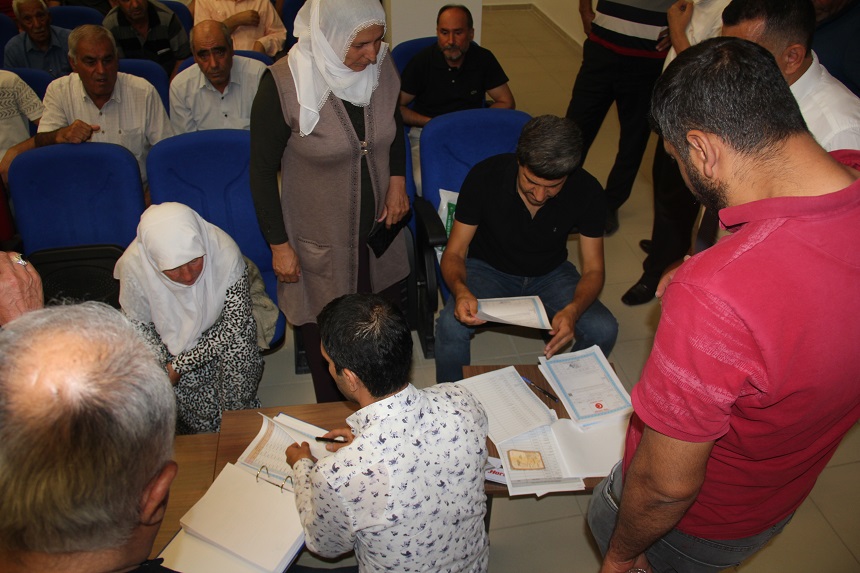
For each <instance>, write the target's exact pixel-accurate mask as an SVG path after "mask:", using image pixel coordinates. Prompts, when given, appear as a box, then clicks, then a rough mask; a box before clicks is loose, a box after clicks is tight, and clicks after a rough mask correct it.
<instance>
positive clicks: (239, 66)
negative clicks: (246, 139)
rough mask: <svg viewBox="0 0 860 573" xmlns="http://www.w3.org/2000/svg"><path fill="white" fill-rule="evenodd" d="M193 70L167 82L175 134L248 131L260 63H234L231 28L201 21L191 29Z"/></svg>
mask: <svg viewBox="0 0 860 573" xmlns="http://www.w3.org/2000/svg"><path fill="white" fill-rule="evenodd" d="M191 51H192V52H193V54H194V62H195V64H196V65H193V66H189V67H188V68H186V69H185V70H183V71H181V72H180V73H179V74H178V75H177V76H176V77H175V78H174V79H173V81H172V82H170V121H171V123H173V129H174V131H175V132H176V133H177V135H178V134H180V133H190V132H192V131H202V130H205V129H251V105H252V104H253V103H254V96H255V95H257V87H258V86H259V85H260V78H261V77H262V76H263V72H265V71H266V65H265V64H264V63H263V62H258V61H257V60H254V59H251V58H243V57H239V58H234V54H233V39H232V38H231V37H230V29H229V28H227V26H226V25H225V24H224V23H223V22H218V21H216V20H203V21H202V22H200V23H199V24H197V25H196V26H194V28H192V29H191Z"/></svg>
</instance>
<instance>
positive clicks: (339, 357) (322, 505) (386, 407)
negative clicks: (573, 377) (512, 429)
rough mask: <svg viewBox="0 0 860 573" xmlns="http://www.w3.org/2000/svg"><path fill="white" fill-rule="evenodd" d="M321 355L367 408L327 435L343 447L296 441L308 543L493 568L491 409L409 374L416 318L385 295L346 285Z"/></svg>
mask: <svg viewBox="0 0 860 573" xmlns="http://www.w3.org/2000/svg"><path fill="white" fill-rule="evenodd" d="M319 327H320V337H321V339H322V353H323V357H324V358H325V359H326V360H327V361H328V363H329V370H330V372H331V375H332V376H333V377H334V379H335V381H336V382H337V385H338V388H339V389H340V391H341V392H342V393H343V395H344V396H346V397H347V398H348V399H350V400H352V401H354V402H357V403H358V405H359V406H361V409H360V410H358V411H357V412H356V413H355V414H353V415H352V416H350V417H349V418H347V424H349V426H350V428H343V429H339V430H333V431H331V432H329V433H328V434H326V437H331V438H335V437H337V438H339V439H343V440H345V443H344V444H330V445H329V446H328V447H329V449H332V450H336V451H335V453H334V454H332V455H331V456H328V457H326V458H324V459H322V460H319V461H317V460H314V459H313V458H312V457H311V453H310V448H309V446H308V444H307V443H303V444H301V445H299V444H293V445H292V446H290V447H289V448H287V462H288V463H289V464H290V465H291V466H292V467H293V471H294V473H295V494H296V505H297V507H298V510H299V515H300V516H301V519H302V524H303V526H304V529H305V543H306V544H307V546H308V548H309V549H310V550H311V551H313V552H315V553H317V554H319V555H322V556H324V557H335V556H337V555H340V554H342V553H346V552H348V551H352V550H355V557H356V559H357V560H358V564H359V569H358V570H359V571H361V572H370V571H391V572H392V573H395V572H396V573H407V572H410V571H426V572H430V571H449V572H483V571H486V570H487V563H488V559H489V545H488V541H487V533H486V531H485V529H484V514H485V513H486V498H485V494H484V469H483V468H484V462H485V461H486V459H487V446H486V439H487V416H486V414H485V413H484V409H483V408H482V407H481V404H480V403H479V402H478V400H477V399H476V398H474V397H473V396H472V394H470V393H469V391H468V390H466V389H464V388H462V387H460V386H458V385H456V384H454V385H448V384H446V385H444V386H434V387H431V388H427V389H424V390H418V389H416V388H415V387H414V386H412V384H410V383H409V371H410V367H411V365H412V336H411V334H410V332H409V326H408V325H407V323H406V318H405V317H404V316H403V314H402V313H401V312H400V311H398V310H397V309H396V308H395V307H394V306H393V305H392V304H391V303H389V302H387V301H386V300H385V299H383V298H381V297H379V296H377V295H362V294H354V295H345V296H342V297H340V298H337V299H335V300H334V301H332V302H331V303H329V304H328V305H327V306H326V307H325V308H324V309H323V311H322V312H321V313H320V315H319Z"/></svg>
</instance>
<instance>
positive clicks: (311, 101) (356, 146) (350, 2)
mask: <svg viewBox="0 0 860 573" xmlns="http://www.w3.org/2000/svg"><path fill="white" fill-rule="evenodd" d="M295 30H296V31H295V33H296V37H297V38H298V39H299V41H298V43H297V44H296V45H295V46H294V47H293V48H292V50H290V53H289V55H288V56H287V57H286V58H283V59H281V60H280V61H278V62H277V63H275V65H273V66H271V67H270V68H269V72H267V73H266V74H265V75H264V76H263V78H262V80H261V82H260V88H259V90H258V91H257V97H256V99H255V100H254V106H253V109H252V111H251V168H250V169H251V193H252V195H253V197H254V203H255V206H256V210H257V218H258V219H259V221H260V227H261V229H262V231H263V236H264V237H265V238H266V240H267V241H268V242H269V244H270V245H271V247H272V260H273V266H274V269H275V272H276V273H277V275H278V278H279V280H280V282H279V286H278V303H279V306H280V307H281V309H282V310H283V311H284V313H285V314H286V316H287V319H288V320H289V321H290V323H291V324H293V325H294V326H296V327H298V328H300V329H301V333H302V337H303V339H304V344H305V350H306V354H307V357H308V363H309V365H310V367H311V373H312V375H313V379H314V390H315V392H316V397H317V401H318V402H328V401H335V400H343V397H342V395H341V394H340V392H339V391H338V389H337V386H336V385H335V383H334V380H333V379H332V378H331V376H330V375H329V372H328V364H327V363H326V362H325V361H324V360H323V358H322V355H321V353H320V350H319V344H320V342H319V330H318V329H317V325H316V317H317V314H319V312H320V311H321V310H322V308H323V306H325V305H326V303H328V302H329V301H331V300H332V299H334V298H336V297H338V296H340V295H343V294H348V293H355V292H375V293H380V294H382V295H383V296H386V297H387V298H390V299H391V300H392V302H395V303H396V304H397V305H398V306H399V305H400V294H399V288H400V285H399V283H400V281H402V280H403V279H404V278H405V277H406V275H407V274H408V273H409V264H408V261H407V258H406V241H405V238H404V237H403V235H402V233H401V235H400V236H398V237H397V238H396V239H395V240H394V242H393V243H392V244H391V246H390V247H389V248H388V250H386V251H385V252H384V253H383V254H382V255H381V256H380V257H378V258H377V257H376V256H375V255H374V254H372V253H369V249H368V247H367V244H366V241H367V236H368V234H369V233H370V232H371V230H373V229H374V226H377V227H378V226H381V225H384V226H386V227H388V226H390V225H393V224H395V223H397V222H398V221H400V220H401V219H402V218H403V217H404V216H406V214H407V213H408V211H409V201H408V199H407V197H406V180H405V177H404V174H405V145H404V141H403V128H402V121H401V119H400V112H399V109H398V105H397V103H398V101H397V100H398V97H399V94H400V79H399V77H398V75H397V71H396V69H395V67H394V63H393V62H392V60H391V58H390V57H389V54H388V45H387V44H386V43H385V42H383V41H382V37H383V35H384V33H385V13H384V11H383V9H382V6H381V4H380V2H379V0H308V1H307V2H306V3H305V5H304V6H303V7H302V9H301V10H300V11H299V14H298V16H297V17H296V25H295ZM279 170H280V171H281V174H282V182H283V189H282V190H281V193H280V197H279V194H278V183H277V181H278V179H277V178H278V171H279Z"/></svg>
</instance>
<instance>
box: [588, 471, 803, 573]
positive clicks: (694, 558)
mask: <svg viewBox="0 0 860 573" xmlns="http://www.w3.org/2000/svg"><path fill="white" fill-rule="evenodd" d="M621 490H622V484H621V462H618V464H617V465H616V466H615V467H614V468H613V469H612V472H610V474H609V475H608V476H607V477H606V478H605V479H604V480H603V481H602V482H600V483H599V484H598V485H597V487H595V488H594V495H592V497H591V503H589V505H588V527H589V528H590V529H591V534H592V535H593V536H594V540H595V541H596V542H597V545H598V547H599V548H600V553H601V554H602V555H605V554H606V550H607V548H608V547H609V539H610V538H611V537H612V532H613V531H615V522H616V520H617V519H618V503H617V501H616V500H619V499H621ZM793 515H794V514H792V515H789V516H788V517H786V518H785V519H783V520H782V521H780V522H779V523H777V524H776V525H773V526H771V527H769V528H767V529H766V530H764V531H763V532H761V533H759V534H758V535H753V536H752V537H744V538H742V539H720V540H712V539H703V538H701V537H693V536H692V535H687V534H686V533H683V532H681V531H678V530H677V529H673V530H672V531H670V532H669V533H667V534H666V535H664V536H663V537H662V538H660V539H658V540H657V541H656V542H655V543H654V545H652V546H651V547H650V548H649V549H648V550H647V551H646V552H645V556H646V557H647V558H648V561H649V563H651V567H652V568H653V569H654V571H655V573H715V572H716V571H722V570H724V569H727V568H729V567H735V566H737V565H739V564H740V563H741V561H743V560H744V559H746V558H747V557H750V556H751V555H752V554H753V553H755V552H756V551H758V550H759V549H761V548H762V547H764V546H765V545H766V544H767V542H768V541H770V540H771V538H773V537H775V536H776V535H777V534H778V533H779V532H781V531H782V530H783V528H784V527H785V526H786V525H787V524H788V522H789V521H791V518H792V517H793ZM644 519H648V517H647V516H645V517H644Z"/></svg>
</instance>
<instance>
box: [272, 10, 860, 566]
mask: <svg viewBox="0 0 860 573" xmlns="http://www.w3.org/2000/svg"><path fill="white" fill-rule="evenodd" d="M482 43H483V45H484V46H485V47H488V48H490V49H491V50H492V51H493V52H494V53H495V54H496V56H497V57H498V58H499V60H500V61H501V63H502V66H503V67H504V68H505V71H506V72H507V74H508V76H509V77H510V79H511V81H510V85H511V89H512V91H513V93H514V96H515V97H516V101H517V107H518V108H519V109H522V110H524V111H526V112H528V113H530V114H532V115H540V114H544V113H552V114H556V115H564V112H565V110H566V108H567V103H568V99H569V97H570V90H571V87H572V86H573V80H574V77H575V74H576V71H577V69H578V67H579V62H580V60H581V57H582V55H581V51H580V49H579V48H578V47H576V46H571V45H570V44H569V43H567V42H566V41H564V40H563V39H561V38H560V37H559V36H558V35H557V34H556V33H555V32H554V31H553V30H552V29H551V28H550V27H549V26H547V25H546V24H545V23H544V22H543V21H542V20H541V18H540V17H539V16H537V15H536V14H535V13H533V12H530V11H524V10H504V9H485V10H484V20H483V42H482ZM611 113H613V112H611ZM617 137H618V125H617V121H615V120H614V118H613V117H611V116H610V117H609V118H608V121H607V123H606V124H605V125H604V127H603V130H602V131H601V133H600V135H599V136H598V139H597V141H596V142H595V144H594V146H593V147H592V150H591V153H590V154H589V156H588V160H587V161H586V164H585V167H586V169H588V170H589V171H590V172H591V173H593V174H594V175H595V176H596V177H597V178H598V179H600V180H601V181H603V182H605V180H606V175H607V173H608V170H609V168H610V167H611V164H612V161H613V159H614V156H615V141H616V139H617ZM652 153H653V141H652V147H651V148H650V149H649V153H648V154H647V155H646V158H645V160H644V162H643V165H644V167H643V169H642V170H641V171H640V174H639V178H638V180H637V182H636V186H635V187H634V189H633V194H632V196H631V197H630V200H629V201H628V202H627V203H626V204H625V205H624V206H623V207H622V208H621V211H620V222H621V230H620V231H619V232H618V233H616V234H615V235H614V236H612V237H610V238H608V239H607V240H606V265H607V273H606V286H605V287H604V289H603V294H602V296H601V297H600V298H601V300H602V301H603V303H604V304H605V305H606V306H607V307H609V309H610V310H611V311H612V312H613V313H614V314H615V316H616V317H617V318H618V321H619V323H620V334H619V338H618V343H617V345H616V346H615V350H614V351H613V352H612V355H611V356H610V360H611V361H612V362H613V363H614V364H615V367H616V369H617V371H618V374H619V377H620V378H621V380H622V381H623V382H624V384H625V385H626V386H627V387H628V389H629V388H630V387H631V386H632V385H633V384H634V383H635V382H636V380H637V379H638V377H639V373H640V371H641V369H642V365H643V363H644V361H645V359H646V358H647V356H648V353H649V351H650V348H651V343H652V341H653V337H654V330H655V328H656V325H657V321H658V320H659V316H660V306H659V304H658V303H656V302H652V303H650V304H647V305H643V306H639V307H627V306H625V305H623V304H621V301H620V298H621V295H622V294H623V293H624V292H625V291H626V290H627V288H629V287H630V286H631V285H632V284H633V283H634V282H635V281H636V280H637V279H638V278H639V275H640V274H641V263H642V260H643V258H644V254H643V253H642V252H641V251H640V250H639V247H638V242H639V240H640V239H642V238H645V237H647V236H649V234H650V229H651V217H652V208H651V181H650V169H649V166H650V162H651V159H650V158H651V154H652ZM577 247H578V245H577V241H576V240H575V239H572V240H571V241H570V252H571V260H573V261H574V262H576V260H577V256H576V253H577ZM542 346H543V344H542V342H541V341H540V340H539V339H538V338H536V337H534V336H529V335H528V333H523V332H520V331H518V330H516V329H493V330H485V331H483V332H480V333H479V334H477V335H476V337H475V339H474V341H473V343H472V355H473V362H474V363H476V364H478V363H483V364H513V363H536V361H537V357H538V355H539V353H540V350H541V348H542ZM416 347H417V340H416ZM434 380H435V370H434V365H433V362H432V361H428V360H424V358H423V357H422V356H421V353H420V350H416V352H415V373H414V383H415V384H416V385H417V386H420V387H424V386H428V385H430V384H433V382H434ZM260 398H261V400H262V401H263V405H264V406H276V405H282V404H301V403H308V402H313V401H314V394H313V388H312V385H311V381H310V376H308V375H305V376H296V375H295V374H294V369H293V352H292V340H291V339H288V340H287V343H286V344H285V346H284V347H283V348H282V349H281V350H279V351H278V352H276V353H274V354H272V355H270V356H267V357H266V370H265V373H264V376H263V382H262V384H261V386H260ZM858 483H860V429H858V427H857V426H855V428H854V429H853V430H852V432H851V433H850V434H849V435H848V437H847V438H846V440H845V442H844V443H843V444H842V446H841V447H840V449H839V451H838V452H837V454H836V456H835V457H834V459H833V460H832V461H831V462H830V464H829V466H828V468H827V469H826V470H825V471H824V473H823V474H822V476H821V478H820V479H819V481H818V484H817V485H816V487H815V489H814V490H813V492H812V495H811V496H810V498H809V499H808V500H807V501H806V502H805V503H804V504H803V505H802V506H801V508H800V510H799V511H798V512H797V514H796V516H795V518H794V520H793V522H792V523H791V524H790V525H789V526H788V527H787V528H786V530H785V531H784V532H783V534H782V535H780V536H779V537H778V538H777V539H776V540H775V541H774V542H773V543H772V544H771V546H770V547H768V548H766V549H765V550H764V551H762V552H761V553H760V554H759V555H757V556H756V557H754V558H753V559H751V560H750V561H749V562H748V563H746V564H744V565H743V566H742V567H740V568H739V569H738V570H739V571H741V572H743V573H771V572H777V571H778V572H780V573H794V572H796V573H852V572H857V573H860V487H858ZM587 504H588V497H587V496H582V495H552V496H547V497H545V498H543V499H540V500H537V499H534V498H519V499H502V498H499V499H496V500H495V501H494V505H493V516H492V527H491V530H490V543H491V554H490V571H491V573H506V572H516V573H522V572H523V571H535V572H540V573H555V572H568V573H577V572H580V571H582V572H586V571H588V572H594V571H597V570H598V568H599V558H598V554H597V551H596V549H595V547H594V545H593V542H592V541H591V538H590V536H589V534H588V532H587V526H586V524H585V519H584V517H583V516H584V514H585V511H586V508H587ZM301 562H302V563H305V564H310V563H312V562H314V563H316V564H318V565H320V566H325V565H324V564H320V562H318V561H316V560H314V559H312V558H310V556H309V555H307V554H305V555H303V556H302V558H301Z"/></svg>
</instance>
